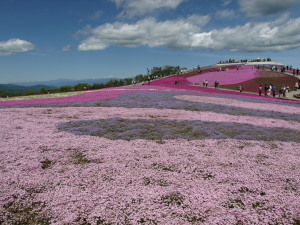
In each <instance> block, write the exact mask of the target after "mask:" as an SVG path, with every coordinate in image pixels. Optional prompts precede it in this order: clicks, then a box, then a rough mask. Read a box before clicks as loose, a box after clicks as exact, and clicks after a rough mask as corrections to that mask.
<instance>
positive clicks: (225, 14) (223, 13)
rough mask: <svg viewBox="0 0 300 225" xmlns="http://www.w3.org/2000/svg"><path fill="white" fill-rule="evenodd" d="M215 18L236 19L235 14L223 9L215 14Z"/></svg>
mask: <svg viewBox="0 0 300 225" xmlns="http://www.w3.org/2000/svg"><path fill="white" fill-rule="evenodd" d="M217 16H218V17H220V18H222V19H233V18H236V17H237V14H236V12H235V11H233V10H228V9H225V10H219V11H218V12H217Z"/></svg>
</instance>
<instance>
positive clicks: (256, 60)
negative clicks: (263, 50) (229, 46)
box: [218, 57, 272, 64]
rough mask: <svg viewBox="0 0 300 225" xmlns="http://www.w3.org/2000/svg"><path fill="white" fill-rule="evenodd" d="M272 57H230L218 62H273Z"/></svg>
mask: <svg viewBox="0 0 300 225" xmlns="http://www.w3.org/2000/svg"><path fill="white" fill-rule="evenodd" d="M271 61H272V59H271V58H270V57H268V58H263V59H260V58H258V59H251V60H248V59H241V60H235V59H229V60H226V61H220V62H219V63H218V64H228V63H247V62H271Z"/></svg>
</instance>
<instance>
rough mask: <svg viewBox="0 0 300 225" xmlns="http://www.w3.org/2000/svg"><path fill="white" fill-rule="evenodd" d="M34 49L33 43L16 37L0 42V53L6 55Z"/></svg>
mask: <svg viewBox="0 0 300 225" xmlns="http://www.w3.org/2000/svg"><path fill="white" fill-rule="evenodd" d="M33 49H34V45H33V44H32V43H30V42H28V41H24V40H20V39H17V38H14V39H10V40H8V41H2V42H0V55H1V56H8V55H13V54H16V53H21V52H29V51H32V50H33Z"/></svg>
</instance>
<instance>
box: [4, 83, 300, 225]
mask: <svg viewBox="0 0 300 225" xmlns="http://www.w3.org/2000/svg"><path fill="white" fill-rule="evenodd" d="M149 86H150V87H148V88H152V87H151V85H149ZM153 88H155V86H154V85H153ZM148 91H149V90H148ZM99 93H100V92H99ZM112 93H113V92H112ZM115 93H119V91H117V90H115ZM97 94H98V93H97ZM98 97H99V96H98ZM176 98H181V99H182V100H183V101H182V102H183V103H185V102H186V101H189V99H188V97H187V96H182V97H176ZM190 99H191V100H192V101H197V102H199V104H201V103H205V102H207V101H212V107H214V106H215V110H211V111H204V112H202V111H189V110H183V109H156V108H124V107H67V108H64V107H62V108H56V107H46V108H3V109H0V112H1V117H0V129H1V132H0V140H1V142H0V162H1V165H0V171H1V176H0V204H1V208H0V221H1V222H2V221H3V222H2V223H4V224H25V222H28V220H29V221H30V220H31V224H54V225H60V224H75V225H77V224H78V225H79V224H93V225H94V224H95V225H96V224H220V225H221V224H261V225H264V224H297V223H299V221H300V188H299V187H300V174H299V171H300V153H299V139H297V138H299V136H297V135H295V136H294V137H291V138H290V139H289V140H293V138H294V140H295V141H268V140H265V141H264V140H260V141H257V140H237V139H214V138H213V137H214V136H213V134H212V135H211V137H208V138H206V139H199V140H197V139H196V140H191V141H189V140H187V139H172V140H168V139H166V140H161V141H157V140H145V139H135V140H131V141H126V140H122V139H121V138H120V139H117V140H110V139H107V138H103V137H98V136H91V135H76V134H73V133H70V132H67V131H64V130H60V129H58V126H59V124H62V123H69V122H76V121H78V122H80V121H87V122H89V121H90V124H87V125H86V126H87V128H88V129H93V125H95V123H93V121H97V120H109V119H111V118H122V119H125V120H126V121H128V122H129V123H130V121H134V120H136V119H143V120H148V121H149V124H150V125H151V121H153V122H154V121H155V122H157V121H159V120H169V121H178V120H180V121H190V122H193V121H203V122H210V123H218V124H219V125H220V126H221V127H222V126H223V131H222V132H224V133H230V130H228V127H227V123H228V122H230V123H234V124H236V125H237V126H240V127H243V126H245V125H249V124H250V125H252V126H254V127H261V128H262V130H264V131H265V132H273V131H274V128H276V129H277V128H278V129H279V130H280V129H281V128H282V130H283V131H285V129H289V130H290V131H291V132H292V131H294V133H295V134H299V130H300V121H298V120H295V121H292V120H283V119H281V117H280V115H281V114H280V113H286V112H287V109H289V110H291V111H293V112H290V113H294V114H299V111H298V110H297V109H299V108H297V107H296V106H290V105H289V104H285V103H280V102H277V103H276V104H277V106H278V108H276V105H273V104H270V106H268V107H269V109H275V108H276V111H275V112H274V118H264V117H260V112H259V111H261V108H260V107H259V106H258V105H256V103H253V102H247V101H246V99H245V101H244V102H243V101H240V100H237V99H235V100H230V99H229V100H227V99H223V101H220V99H217V98H216V97H215V96H213V97H212V96H210V98H209V97H208V96H202V97H201V96H193V95H191V96H190ZM174 100H176V99H174ZM183 103H182V104H183ZM214 103H216V104H215V105H214ZM220 103H222V104H223V105H224V107H225V106H226V107H231V104H233V106H232V110H235V111H237V113H238V114H237V115H230V114H226V113H225V112H223V113H219V112H218V111H217V107H219V106H218V104H220ZM247 104H250V105H251V104H253V105H251V106H252V107H253V108H254V109H255V108H256V109H257V110H258V112H257V114H251V116H250V115H248V114H247V112H248V110H249V107H248V106H247ZM235 107H237V108H238V109H236V108H235ZM295 109H296V110H295ZM276 113H279V115H278V117H276ZM295 118H296V117H295ZM129 125H130V124H129ZM132 125H133V126H134V124H132ZM154 125H155V124H154ZM107 129H109V127H108V128H107ZM203 129H205V127H203ZM111 132H114V131H113V130H112V131H111ZM137 132H139V131H137ZM180 132H185V130H184V129H182V130H181V131H180ZM273 135H276V136H278V137H280V136H285V135H287V134H285V133H284V132H279V133H274V134H273ZM288 135H291V133H289V134H288ZM275 140H276V139H275ZM278 140H281V139H280V138H278ZM29 217H30V219H28V218H29ZM32 221H33V222H32Z"/></svg>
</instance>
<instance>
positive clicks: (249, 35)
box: [78, 15, 300, 52]
mask: <svg viewBox="0 0 300 225" xmlns="http://www.w3.org/2000/svg"><path fill="white" fill-rule="evenodd" d="M208 21H209V16H196V15H193V16H190V17H188V18H186V19H178V20H166V21H157V20H156V19H154V18H146V19H143V20H140V21H138V22H136V23H134V24H128V23H112V24H104V25H101V26H99V27H96V28H91V27H89V30H87V29H85V32H86V34H88V35H89V37H88V38H87V39H86V40H83V41H82V43H81V44H80V45H79V46H78V50H79V51H91V50H103V49H106V48H108V47H109V46H122V47H139V46H148V47H150V48H155V47H167V48H171V49H195V50H200V49H206V50H212V51H217V50H229V51H245V52H263V51H281V50H287V49H293V48H299V47H300V30H299V27H300V18H296V19H289V18H288V17H287V16H286V15H285V16H283V17H280V18H279V19H277V20H276V21H273V22H261V23H246V24H245V25H242V26H236V27H233V28H223V29H214V30H211V31H206V32H204V31H203V28H204V26H205V25H206V24H207V23H208Z"/></svg>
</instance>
